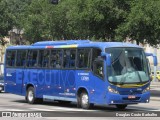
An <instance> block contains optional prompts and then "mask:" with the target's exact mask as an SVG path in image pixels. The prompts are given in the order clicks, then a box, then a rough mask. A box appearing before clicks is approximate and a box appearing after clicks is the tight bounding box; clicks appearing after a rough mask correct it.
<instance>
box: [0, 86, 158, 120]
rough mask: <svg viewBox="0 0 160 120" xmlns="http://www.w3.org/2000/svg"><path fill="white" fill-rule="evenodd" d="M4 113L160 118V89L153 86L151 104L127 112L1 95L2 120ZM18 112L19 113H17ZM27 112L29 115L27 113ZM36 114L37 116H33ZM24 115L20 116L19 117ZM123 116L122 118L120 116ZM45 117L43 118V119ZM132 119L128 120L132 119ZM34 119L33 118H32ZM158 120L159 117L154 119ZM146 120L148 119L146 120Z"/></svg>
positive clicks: (79, 118) (93, 119) (56, 117)
mask: <svg viewBox="0 0 160 120" xmlns="http://www.w3.org/2000/svg"><path fill="white" fill-rule="evenodd" d="M2 112H9V113H10V112H11V113H12V114H13V113H14V115H15V116H14V117H15V118H16V120H17V119H19V120H21V119H22V118H23V117H24V118H23V120H24V119H27V118H26V116H25V115H26V114H27V115H31V116H30V117H33V118H34V119H38V120H39V119H42V120H43V119H54V120H59V119H67V120H68V119H69V120H72V119H74V120H75V118H76V120H86V119H87V120H97V119H102V120H103V119H104V120H106V117H107V119H113V118H114V119H116V120H117V116H118V119H122V118H123V119H124V117H123V115H124V114H129V115H131V114H132V113H133V114H136V115H137V113H139V114H142V113H148V112H149V113H153V114H158V115H159V116H160V87H155V86H151V99H150V102H149V103H141V104H135V105H129V106H128V107H127V108H126V109H125V110H118V109H117V108H116V107H115V106H106V105H103V106H102V105H101V106H100V105H95V106H94V108H92V109H90V110H84V109H81V108H77V106H76V104H75V103H71V104H60V103H58V102H43V103H41V104H34V105H31V104H28V103H26V101H25V99H24V96H19V95H13V94H10V93H4V92H2V93H0V119H3V120H4V118H3V117H1V116H2ZM16 112H18V113H16ZM26 112H27V113H26ZM33 113H35V116H36V115H37V116H36V117H35V116H34V115H32V114H33ZM19 114H20V115H23V116H18V117H16V116H17V115H19ZM120 115H122V116H120ZM41 116H43V118H41ZM132 118H134V117H133V116H132V117H131V118H126V120H128V119H132ZM8 119H9V120H10V119H12V118H9V117H5V120H8ZM31 119H32V118H31ZM141 119H142V117H138V116H137V117H136V120H141ZM154 119H157V120H158V118H157V117H154ZM145 120H146V119H145Z"/></svg>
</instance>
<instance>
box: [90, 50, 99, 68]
mask: <svg viewBox="0 0 160 120" xmlns="http://www.w3.org/2000/svg"><path fill="white" fill-rule="evenodd" d="M99 56H101V50H100V49H98V48H93V50H92V70H93V64H94V61H95V60H96V59H97V58H98V57H99Z"/></svg>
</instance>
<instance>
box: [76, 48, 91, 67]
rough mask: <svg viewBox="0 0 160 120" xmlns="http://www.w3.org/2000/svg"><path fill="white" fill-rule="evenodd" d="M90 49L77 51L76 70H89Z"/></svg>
mask: <svg viewBox="0 0 160 120" xmlns="http://www.w3.org/2000/svg"><path fill="white" fill-rule="evenodd" d="M90 59H91V49H89V48H86V49H78V54H77V68H85V69H88V68H90V64H91V63H90Z"/></svg>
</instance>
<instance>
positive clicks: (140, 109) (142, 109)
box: [128, 108, 160, 111]
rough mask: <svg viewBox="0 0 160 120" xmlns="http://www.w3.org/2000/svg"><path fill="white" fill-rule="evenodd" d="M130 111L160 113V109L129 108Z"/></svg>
mask: <svg viewBox="0 0 160 120" xmlns="http://www.w3.org/2000/svg"><path fill="white" fill-rule="evenodd" d="M128 109H130V110H135V111H137V110H138V111H160V109H151V108H128Z"/></svg>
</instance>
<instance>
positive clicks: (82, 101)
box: [80, 92, 93, 109]
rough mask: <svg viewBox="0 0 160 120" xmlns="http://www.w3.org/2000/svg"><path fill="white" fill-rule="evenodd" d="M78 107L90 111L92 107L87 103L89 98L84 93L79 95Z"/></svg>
mask: <svg viewBox="0 0 160 120" xmlns="http://www.w3.org/2000/svg"><path fill="white" fill-rule="evenodd" d="M80 105H81V107H82V108H83V109H90V108H92V107H93V104H92V103H89V96H88V94H87V93H86V92H82V93H81V94H80Z"/></svg>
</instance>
